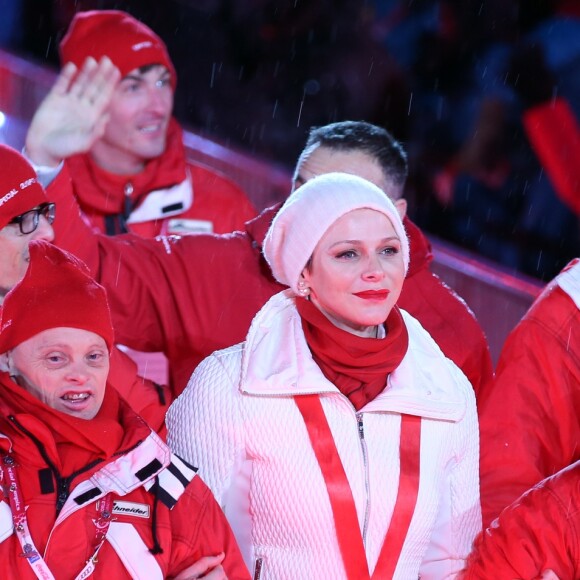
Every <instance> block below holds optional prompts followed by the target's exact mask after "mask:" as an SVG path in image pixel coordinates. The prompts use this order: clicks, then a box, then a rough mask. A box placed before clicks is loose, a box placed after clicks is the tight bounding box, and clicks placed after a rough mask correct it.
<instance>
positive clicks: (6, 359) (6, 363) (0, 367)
mask: <svg viewBox="0 0 580 580" xmlns="http://www.w3.org/2000/svg"><path fill="white" fill-rule="evenodd" d="M10 363H11V360H10V351H9V352H3V353H2V354H0V371H3V372H5V373H9V372H10V368H11V366H12V365H11V364H10Z"/></svg>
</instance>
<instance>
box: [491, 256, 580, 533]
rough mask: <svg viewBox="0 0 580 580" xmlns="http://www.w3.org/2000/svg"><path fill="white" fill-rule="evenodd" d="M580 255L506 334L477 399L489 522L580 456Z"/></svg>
mask: <svg viewBox="0 0 580 580" xmlns="http://www.w3.org/2000/svg"><path fill="white" fill-rule="evenodd" d="M579 329H580V259H576V260H574V261H573V262H572V263H570V264H569V265H568V266H567V267H566V268H565V269H564V270H563V271H562V272H561V273H560V274H559V275H558V276H557V277H556V278H555V279H554V280H553V281H552V282H551V283H550V284H548V286H547V287H546V289H545V290H544V291H543V292H542V294H541V295H540V296H539V297H538V298H537V299H536V301H535V302H534V303H533V304H532V306H531V307H530V309H529V310H528V312H527V313H526V314H525V316H524V317H523V318H522V320H521V321H520V323H519V324H518V325H517V326H516V327H515V328H514V330H513V331H512V332H511V333H510V335H509V336H508V338H507V340H506V342H505V345H504V347H503V349H502V352H501V355H500V358H499V362H498V365H497V373H496V379H495V382H494V383H493V385H492V386H491V388H489V389H486V391H485V392H484V393H482V396H481V397H480V399H479V417H480V419H479V421H480V423H479V424H480V433H481V435H480V441H481V466H480V477H481V507H482V515H483V524H484V527H485V526H487V525H489V523H490V522H491V521H492V520H493V519H494V518H495V517H497V515H498V514H499V513H500V512H501V510H502V509H503V508H504V507H506V506H507V505H509V504H510V503H511V502H512V501H514V500H515V499H516V498H517V497H518V496H519V495H520V494H522V493H523V492H524V491H526V490H527V489H529V488H530V487H532V486H533V485H535V484H536V483H538V482H539V481H541V480H542V479H544V478H546V477H549V476H550V475H553V474H554V473H555V472H556V471H559V470H560V469H564V468H565V467H567V466H568V465H570V464H572V463H574V462H576V461H578V460H580V447H579V442H580V334H579Z"/></svg>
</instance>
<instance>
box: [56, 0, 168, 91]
mask: <svg viewBox="0 0 580 580" xmlns="http://www.w3.org/2000/svg"><path fill="white" fill-rule="evenodd" d="M89 56H92V57H93V58H94V59H95V60H97V61H98V60H100V59H101V58H102V57H103V56H108V57H109V58H110V59H111V61H113V64H114V65H115V66H116V67H117V68H118V69H119V71H121V78H124V77H125V76H127V75H128V74H129V73H130V72H131V71H132V70H133V69H136V68H140V67H142V66H147V65H150V64H162V65H163V66H165V67H167V69H168V70H169V72H170V73H171V86H172V87H173V90H175V85H176V83H177V75H176V74H175V69H174V68H173V63H172V62H171V59H170V58H169V54H168V52H167V47H166V46H165V44H164V42H163V41H162V40H161V39H160V38H159V37H158V36H157V35H156V34H155V33H154V32H153V31H152V30H151V29H150V28H149V27H148V26H145V24H143V23H142V22H139V20H136V19H135V18H133V17H132V16H131V15H130V14H127V13H126V12H121V11H120V10H89V11H87V12H77V13H76V14H75V16H74V18H73V19H72V22H71V24H70V26H69V29H68V31H67V33H66V35H65V37H64V38H63V39H62V41H61V43H60V62H61V64H62V65H63V66H64V65H65V64H66V63H67V62H73V63H74V64H75V65H76V66H77V67H78V68H80V67H81V66H82V65H83V63H84V62H85V59H86V58H87V57H89Z"/></svg>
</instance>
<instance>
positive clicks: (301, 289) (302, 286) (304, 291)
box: [298, 282, 310, 296]
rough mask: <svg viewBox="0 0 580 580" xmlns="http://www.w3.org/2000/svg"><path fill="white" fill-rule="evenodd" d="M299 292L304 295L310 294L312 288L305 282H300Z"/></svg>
mask: <svg viewBox="0 0 580 580" xmlns="http://www.w3.org/2000/svg"><path fill="white" fill-rule="evenodd" d="M298 292H300V294H302V296H308V294H310V288H308V286H306V284H305V283H304V282H298Z"/></svg>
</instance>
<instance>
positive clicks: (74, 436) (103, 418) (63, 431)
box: [1, 374, 124, 475]
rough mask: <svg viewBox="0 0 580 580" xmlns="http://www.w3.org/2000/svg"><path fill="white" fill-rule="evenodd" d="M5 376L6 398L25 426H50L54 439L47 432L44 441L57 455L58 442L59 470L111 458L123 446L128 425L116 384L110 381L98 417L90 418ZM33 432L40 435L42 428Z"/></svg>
mask: <svg viewBox="0 0 580 580" xmlns="http://www.w3.org/2000/svg"><path fill="white" fill-rule="evenodd" d="M4 377H5V378H4V380H2V385H1V388H2V399H3V400H4V401H5V402H6V403H7V404H8V405H9V407H10V409H11V411H13V413H14V415H15V416H16V419H17V420H18V422H19V423H22V424H23V426H24V427H25V428H28V429H30V428H31V427H32V428H34V427H35V425H38V422H40V423H41V424H43V425H42V426H46V427H47V428H48V430H49V432H50V435H51V436H52V440H53V441H50V440H47V438H46V436H43V437H41V442H42V444H43V445H44V446H45V448H46V450H47V452H48V453H49V455H53V454H51V453H50V448H51V447H52V448H53V451H54V445H55V446H56V453H57V458H54V456H53V458H54V459H58V461H59V462H60V466H59V470H60V471H61V473H62V474H63V475H69V474H70V473H73V472H74V471H76V470H78V469H82V468H83V467H84V466H85V465H87V464H88V463H89V462H91V461H93V460H95V459H103V460H107V459H109V458H111V457H112V455H113V454H114V453H115V452H116V451H118V450H119V447H120V445H121V441H122V440H123V437H124V428H123V426H122V425H121V423H120V420H119V414H120V400H119V395H118V394H117V391H115V389H114V388H112V387H110V386H108V385H107V388H106V394H105V398H104V400H103V404H102V405H101V408H100V409H99V412H98V413H97V415H96V416H95V417H94V419H89V420H87V419H79V418H78V417H73V416H71V415H67V414H66V413H62V412H60V411H56V410H54V409H52V408H51V407H49V406H48V405H46V404H45V403H43V402H42V401H40V400H38V399H37V398H36V397H34V396H33V395H31V394H30V393H28V391H26V390H25V389H23V388H22V387H20V386H19V385H17V384H16V383H14V382H13V381H12V380H11V379H10V378H8V375H7V374H6V375H4ZM34 431H37V429H34ZM43 431H44V430H43ZM33 434H34V435H36V436H38V431H37V432H36V433H33ZM53 442H54V443H53Z"/></svg>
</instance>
